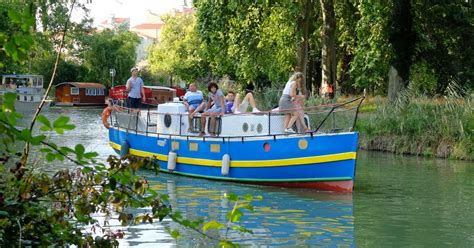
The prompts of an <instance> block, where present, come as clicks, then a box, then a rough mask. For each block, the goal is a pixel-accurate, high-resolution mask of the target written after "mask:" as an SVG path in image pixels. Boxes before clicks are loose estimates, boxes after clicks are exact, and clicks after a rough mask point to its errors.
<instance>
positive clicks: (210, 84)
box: [207, 82, 219, 92]
mask: <svg viewBox="0 0 474 248" xmlns="http://www.w3.org/2000/svg"><path fill="white" fill-rule="evenodd" d="M212 87H216V90H218V89H219V86H217V84H216V83H214V82H210V83H209V84H208V85H207V90H208V91H209V92H211V88H212Z"/></svg>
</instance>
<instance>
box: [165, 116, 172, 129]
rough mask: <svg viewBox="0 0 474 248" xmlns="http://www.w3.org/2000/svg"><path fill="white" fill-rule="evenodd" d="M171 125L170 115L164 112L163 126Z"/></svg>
mask: <svg viewBox="0 0 474 248" xmlns="http://www.w3.org/2000/svg"><path fill="white" fill-rule="evenodd" d="M170 126H171V115H169V114H166V115H165V127H170Z"/></svg>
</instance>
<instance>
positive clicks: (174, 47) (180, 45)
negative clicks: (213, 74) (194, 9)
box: [149, 14, 209, 81]
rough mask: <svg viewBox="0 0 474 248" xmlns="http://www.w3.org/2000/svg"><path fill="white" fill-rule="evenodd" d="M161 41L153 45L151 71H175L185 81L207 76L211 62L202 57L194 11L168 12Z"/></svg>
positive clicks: (169, 72)
mask: <svg viewBox="0 0 474 248" xmlns="http://www.w3.org/2000/svg"><path fill="white" fill-rule="evenodd" d="M163 21H164V22H165V23H166V25H165V26H164V27H163V29H162V30H161V34H160V35H161V42H159V43H156V44H155V45H154V46H152V47H150V49H149V51H150V55H149V62H150V69H151V71H152V72H154V73H156V74H159V73H166V74H172V75H176V76H177V77H179V78H180V79H182V80H185V81H194V80H195V79H196V78H202V77H205V76H207V73H208V71H209V69H208V67H209V64H208V62H207V61H206V60H205V59H204V58H203V57H202V54H201V50H200V46H201V45H200V41H199V39H198V36H197V33H196V28H195V24H196V22H195V18H194V16H193V15H189V14H183V15H178V16H171V15H168V16H165V17H163Z"/></svg>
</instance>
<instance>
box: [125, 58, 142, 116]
mask: <svg viewBox="0 0 474 248" xmlns="http://www.w3.org/2000/svg"><path fill="white" fill-rule="evenodd" d="M130 71H131V72H132V76H131V77H130V78H129V79H128V80H127V92H128V98H127V103H128V107H129V108H131V109H139V108H140V100H141V99H142V100H143V102H145V101H146V97H145V90H144V89H143V80H142V79H141V78H140V77H139V76H138V68H137V67H133V68H132V69H131V70H130Z"/></svg>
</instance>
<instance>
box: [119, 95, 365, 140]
mask: <svg viewBox="0 0 474 248" xmlns="http://www.w3.org/2000/svg"><path fill="white" fill-rule="evenodd" d="M364 99H365V96H362V97H358V98H355V99H353V100H350V101H347V102H344V103H339V104H327V105H319V106H311V107H305V108H295V109H285V110H284V111H278V112H276V111H262V112H259V113H241V114H232V115H248V114H252V115H265V114H268V134H267V133H266V134H261V135H248V136H220V135H219V136H217V137H211V138H214V139H215V138H218V139H220V138H222V139H224V140H225V139H228V140H230V139H242V141H243V139H244V138H257V137H265V136H273V137H274V138H276V137H277V136H288V135H292V134H287V133H281V134H271V116H272V115H273V116H274V115H282V114H285V113H287V112H289V111H290V110H314V109H317V108H323V107H331V110H330V111H329V112H328V113H327V114H326V116H325V117H324V118H323V120H322V121H321V122H320V123H319V124H318V126H317V128H315V129H313V130H311V131H309V132H305V133H303V134H310V135H311V137H313V135H314V133H318V132H319V130H320V129H321V127H322V126H323V125H324V123H325V122H326V121H327V119H328V118H329V116H330V115H331V114H334V113H335V112H337V111H338V110H340V109H342V108H343V107H344V106H347V105H348V104H350V103H353V102H356V101H359V103H358V104H357V108H356V114H355V118H354V122H353V125H352V127H351V128H350V129H349V131H353V130H354V128H355V125H356V123H357V118H358V114H359V110H360V106H361V104H362V102H363V100H364ZM121 109H123V110H124V111H121V112H128V113H131V116H130V120H129V126H128V127H125V129H126V130H127V132H128V130H129V129H130V122H131V118H132V116H133V115H136V123H135V130H134V131H135V134H138V133H145V134H146V135H148V134H156V135H158V136H160V135H166V136H170V137H175V136H179V137H187V138H189V137H193V138H199V137H202V138H203V139H204V138H209V136H207V137H206V136H196V135H187V134H182V129H181V125H180V128H179V134H170V133H158V132H150V131H149V130H148V125H149V122H150V121H151V118H150V110H149V109H148V111H147V114H146V115H147V116H146V130H145V132H143V131H141V130H138V120H139V112H136V111H133V112H132V111H130V110H131V109H129V108H125V107H121ZM113 111H120V110H119V109H115V108H113ZM305 113H323V111H317V112H312V111H308V112H305ZM167 114H168V115H171V116H179V118H180V123H181V122H182V116H183V115H185V116H186V118H187V116H188V114H187V113H167ZM111 116H112V115H111ZM115 120H116V122H117V124H118V125H117V127H118V129H120V124H119V123H118V120H117V117H115ZM111 123H112V118H111ZM216 123H217V121H216ZM296 135H300V134H296Z"/></svg>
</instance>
